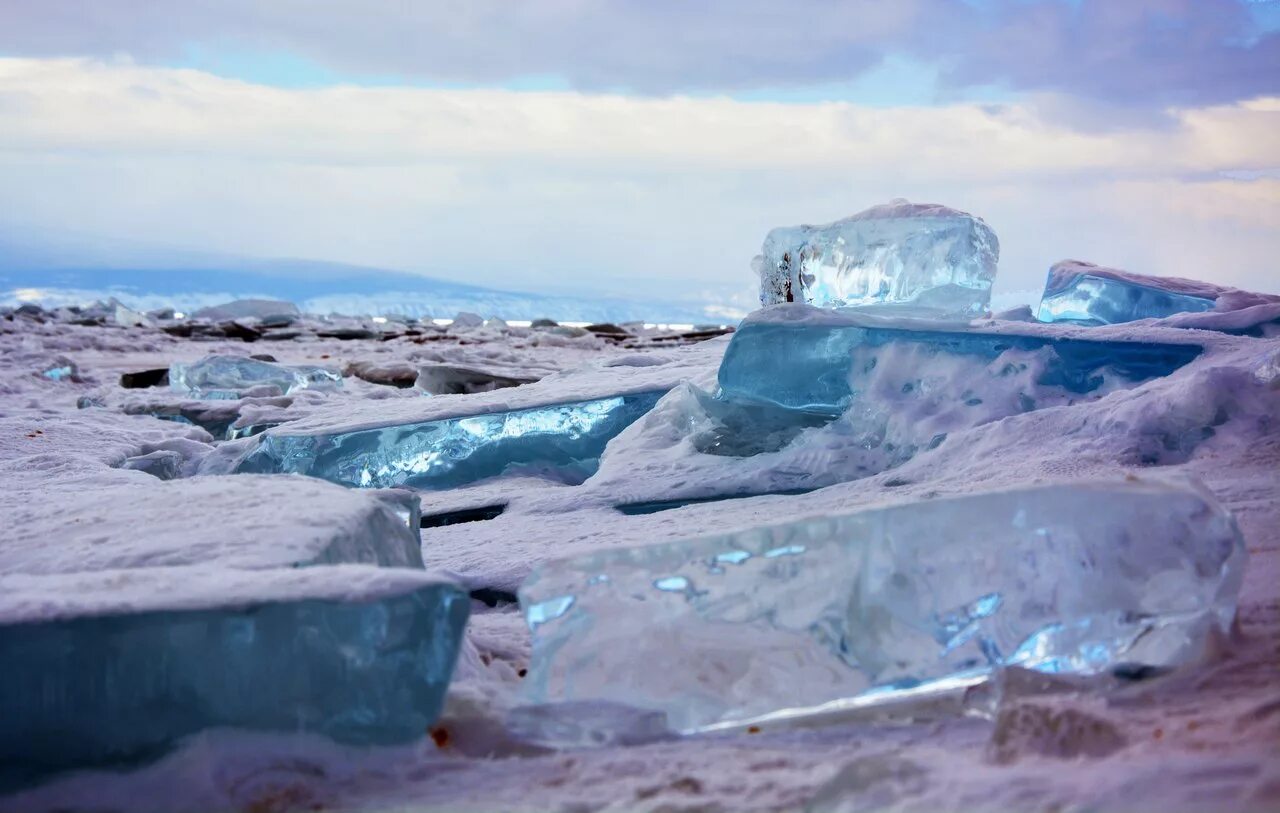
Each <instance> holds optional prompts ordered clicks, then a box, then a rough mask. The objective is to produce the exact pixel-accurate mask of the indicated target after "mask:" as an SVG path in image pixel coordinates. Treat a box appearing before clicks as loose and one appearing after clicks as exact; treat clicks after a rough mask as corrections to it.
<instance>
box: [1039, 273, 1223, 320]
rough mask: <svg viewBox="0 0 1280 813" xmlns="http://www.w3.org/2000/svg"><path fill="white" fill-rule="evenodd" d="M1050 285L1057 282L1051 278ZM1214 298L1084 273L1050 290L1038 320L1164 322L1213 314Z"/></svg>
mask: <svg viewBox="0 0 1280 813" xmlns="http://www.w3.org/2000/svg"><path fill="white" fill-rule="evenodd" d="M1050 282H1051V283H1053V282H1054V279H1053V277H1052V276H1051V277H1050ZM1214 304H1215V300H1214V299H1213V298H1211V297H1204V296H1194V295H1191V294H1186V293H1179V292H1177V291H1172V290H1166V289H1163V288H1161V287H1160V284H1159V279H1158V278H1156V277H1147V278H1146V279H1145V280H1144V281H1143V282H1139V281H1137V280H1136V279H1128V280H1125V279H1112V278H1110V277H1105V276H1099V275H1096V274H1088V273H1081V274H1077V275H1074V276H1071V277H1069V278H1067V279H1064V280H1059V281H1058V287H1056V288H1054V289H1052V290H1050V289H1049V288H1048V287H1046V290H1045V292H1044V296H1043V297H1042V298H1041V299H1040V309H1039V310H1038V311H1037V313H1036V318H1038V319H1039V320H1040V321H1041V322H1075V323H1079V324H1087V325H1114V324H1118V323H1120V322H1132V321H1134V320H1137V319H1163V318H1164V317H1166V316H1172V315H1174V314H1175V313H1202V312H1204V311H1209V310H1213V307H1214Z"/></svg>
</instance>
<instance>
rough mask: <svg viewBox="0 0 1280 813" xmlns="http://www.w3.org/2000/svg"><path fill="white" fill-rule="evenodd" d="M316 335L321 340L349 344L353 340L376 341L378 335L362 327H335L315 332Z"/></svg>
mask: <svg viewBox="0 0 1280 813" xmlns="http://www.w3.org/2000/svg"><path fill="white" fill-rule="evenodd" d="M316 335H317V336H319V337H320V338H321V339H338V340H339V341H344V342H349V341H352V340H353V339H376V338H378V334H377V333H375V332H374V331H372V330H369V329H368V328H362V327H335V328H331V329H329V330H317V331H316Z"/></svg>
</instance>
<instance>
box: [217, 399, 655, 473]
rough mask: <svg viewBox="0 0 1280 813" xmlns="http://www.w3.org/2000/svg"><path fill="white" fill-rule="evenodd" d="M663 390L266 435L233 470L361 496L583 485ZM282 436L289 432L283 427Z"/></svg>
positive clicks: (650, 407)
mask: <svg viewBox="0 0 1280 813" xmlns="http://www.w3.org/2000/svg"><path fill="white" fill-rule="evenodd" d="M664 393H665V391H649V392H635V393H631V394H627V395H615V396H609V397H604V398H594V399H590V400H585V401H575V402H570V403H560V404H546V405H542V406H536V407H529V408H525V409H513V410H507V411H502V412H491V413H486V414H480V415H469V416H464V417H454V418H442V419H439V420H431V421H422V422H417V423H410V424H402V425H396V426H386V427H376V428H368V429H358V430H355V431H351V432H340V433H332V434H330V433H317V434H305V435H294V434H285V433H284V432H281V433H276V432H269V433H267V434H266V435H263V436H262V440H261V441H260V442H259V444H258V446H257V448H255V449H254V450H253V451H252V452H250V453H249V454H248V455H246V456H245V458H244V459H243V460H241V461H240V462H239V464H238V465H237V466H236V471H237V472H241V473H245V472H248V473H279V472H288V473H297V474H306V475H309V476H312V477H319V478H322V479H325V480H329V481H330V482H334V483H340V484H342V485H347V486H355V487H358V488H381V487H388V486H408V487H412V488H419V489H444V488H453V487H455V486H459V485H463V484H465V483H470V482H474V481H476V480H482V479H485V478H488V477H496V476H498V475H501V474H525V475H533V476H542V477H548V478H551V479H556V480H560V481H562V482H567V483H581V482H582V481H583V480H585V479H586V478H587V477H589V476H590V475H591V474H592V473H593V472H594V471H595V470H596V467H597V465H598V464H599V458H600V454H601V452H603V451H604V447H605V444H607V443H608V442H609V441H610V440H611V439H612V438H613V437H614V436H615V435H617V434H618V433H619V432H621V431H622V430H623V429H625V428H626V427H627V426H628V425H630V424H631V423H632V422H633V421H635V420H636V419H637V418H639V417H640V416H641V415H643V414H644V413H645V412H647V411H649V410H650V409H652V408H653V405H654V404H656V403H657V402H658V399H659V398H661V397H662V395H663V394H664ZM286 429H287V427H286Z"/></svg>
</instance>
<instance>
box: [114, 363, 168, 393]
mask: <svg viewBox="0 0 1280 813" xmlns="http://www.w3.org/2000/svg"><path fill="white" fill-rule="evenodd" d="M168 384H169V368H168V367H158V368H156V369H154V370H139V371H138V372H136V373H123V374H122V375H121V376H120V386H122V387H124V388H125V389H126V390H140V389H145V388H147V387H164V386H168Z"/></svg>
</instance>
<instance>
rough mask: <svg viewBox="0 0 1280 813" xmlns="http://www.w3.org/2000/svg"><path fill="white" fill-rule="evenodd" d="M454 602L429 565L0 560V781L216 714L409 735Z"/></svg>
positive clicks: (104, 758) (337, 735) (440, 669)
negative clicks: (63, 567) (60, 565)
mask: <svg viewBox="0 0 1280 813" xmlns="http://www.w3.org/2000/svg"><path fill="white" fill-rule="evenodd" d="M469 603H470V602H469V599H468V598H467V595H466V593H465V591H463V590H461V589H459V588H457V587H455V586H454V585H452V584H451V583H449V582H448V581H447V580H444V579H442V578H441V577H439V576H436V575H433V574H430V573H427V572H426V571H420V570H408V569H400V568H396V569H390V568H374V567H365V566H359V565H343V566H334V567H322V568H306V569H301V570H267V571H239V570H221V569H209V568H204V567H184V568H146V569H141V570H129V571H98V572H93V573H78V574H70V575H57V576H29V575H5V576H0V663H3V664H4V668H3V669H0V790H2V789H3V788H4V787H6V786H8V787H13V786H15V785H24V784H29V783H31V782H34V781H38V780H40V779H41V778H43V777H44V776H47V775H49V774H52V773H55V772H58V771H64V770H68V769H76V768H86V767H123V766H128V765H133V764H137V763H139V762H144V761H147V760H150V759H153V758H155V757H157V756H160V755H162V754H163V753H164V752H165V751H167V750H168V749H170V748H171V747H173V746H174V745H175V744H176V743H177V742H178V741H180V740H181V739H182V738H183V737H186V736H188V735H191V734H194V733H196V732H198V731H201V730H203V729H206V728H213V727H223V726H230V727H238V728H246V729H254V730H262V731H280V732H300V731H306V732H314V733H318V734H323V735H326V736H328V737H331V738H333V739H335V740H337V741H340V742H346V743H356V744H389V743H400V742H410V741H413V740H416V739H419V738H421V737H422V736H423V735H424V733H425V732H426V730H427V727H428V726H429V725H430V724H431V723H432V722H433V721H434V720H435V718H436V716H437V715H438V714H439V711H440V707H441V703H442V701H443V697H444V692H445V689H446V688H447V686H448V684H449V679H450V676H451V674H452V671H453V666H454V661H455V659H456V657H457V652H458V646H459V643H460V641H461V638H462V634H463V628H464V626H465V624H466V620H467V614H468V607H469Z"/></svg>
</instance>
